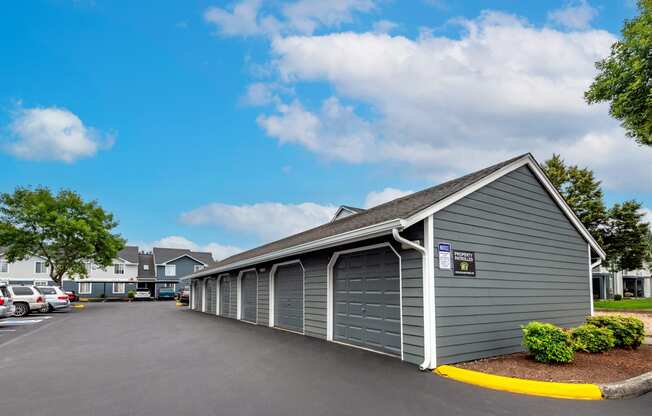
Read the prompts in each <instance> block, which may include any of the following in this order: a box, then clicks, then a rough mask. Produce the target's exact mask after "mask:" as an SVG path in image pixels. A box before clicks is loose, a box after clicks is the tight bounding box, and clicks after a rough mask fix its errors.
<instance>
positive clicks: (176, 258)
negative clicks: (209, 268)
mask: <svg viewBox="0 0 652 416" xmlns="http://www.w3.org/2000/svg"><path fill="white" fill-rule="evenodd" d="M182 257H188V258H190V259H192V260H194V261H196V262H197V263H201V264H203V265H204V266H206V263H204V262H203V261H201V260H197V259H196V258H194V257H193V256H191V255H190V254H182V255H180V256H178V257H175V258H173V259H170V260H168V261H166V262H165V263H154V266H164V265H166V264H168V263H170V262H173V261H175V260H179V259H180V258H182Z"/></svg>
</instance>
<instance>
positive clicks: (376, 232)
mask: <svg viewBox="0 0 652 416" xmlns="http://www.w3.org/2000/svg"><path fill="white" fill-rule="evenodd" d="M404 225H405V224H404V221H403V220H401V219H399V218H397V219H393V220H389V221H384V222H382V223H378V224H374V225H370V226H367V227H363V228H358V229H357V230H352V231H347V232H345V233H341V234H336V235H334V236H330V237H324V238H321V239H319V240H315V241H311V242H309V243H304V244H300V245H298V246H293V247H289V248H286V249H283V250H278V251H274V252H272V253H267V254H263V255H260V256H256V257H252V258H250V259H246V260H241V261H237V262H234V263H231V264H227V265H225V266H224V267H217V268H214V269H208V270H203V271H200V272H197V273H193V274H190V275H188V276H184V277H182V278H181V279H179V280H189V279H196V278H200V277H205V276H210V275H214V274H217V273H223V272H227V271H231V270H235V269H240V268H243V267H247V266H251V265H254V264H257V263H263V262H267V261H271V260H276V259H279V258H282V257H289V256H295V255H298V254H303V253H307V252H311V251H315V250H320V249H324V248H328V247H332V246H336V245H340V244H346V243H351V242H355V241H358V240H364V239H369V238H373V237H378V236H381V235H384V234H389V233H391V232H392V229H393V228H404Z"/></svg>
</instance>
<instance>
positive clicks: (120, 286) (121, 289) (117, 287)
mask: <svg viewBox="0 0 652 416" xmlns="http://www.w3.org/2000/svg"><path fill="white" fill-rule="evenodd" d="M113 293H125V284H124V283H122V282H114V283H113Z"/></svg>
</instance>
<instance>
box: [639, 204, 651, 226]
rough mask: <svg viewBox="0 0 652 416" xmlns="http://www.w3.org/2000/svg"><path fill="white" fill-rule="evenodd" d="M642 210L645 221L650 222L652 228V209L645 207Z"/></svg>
mask: <svg viewBox="0 0 652 416" xmlns="http://www.w3.org/2000/svg"><path fill="white" fill-rule="evenodd" d="M641 211H642V212H643V221H644V222H647V223H648V224H650V229H652V209H650V208H645V207H643V208H641Z"/></svg>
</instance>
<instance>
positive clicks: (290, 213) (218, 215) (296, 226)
mask: <svg viewBox="0 0 652 416" xmlns="http://www.w3.org/2000/svg"><path fill="white" fill-rule="evenodd" d="M336 210H337V207H336V206H334V205H320V204H316V203H313V202H305V203H302V204H282V203H277V202H262V203H257V204H251V205H230V204H223V203H212V204H208V205H204V206H201V207H199V208H196V209H194V210H192V211H189V212H186V213H183V214H182V215H181V222H183V223H184V224H191V225H214V226H219V227H224V228H226V229H229V230H232V231H238V232H243V233H246V234H249V235H253V236H256V237H258V238H259V239H261V240H263V241H270V240H276V239H278V238H281V237H285V236H288V235H291V234H295V233H298V232H301V231H304V230H307V229H309V228H312V227H316V226H318V225H321V224H324V223H326V222H328V221H330V219H331V218H332V216H333V214H335V211H336Z"/></svg>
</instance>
